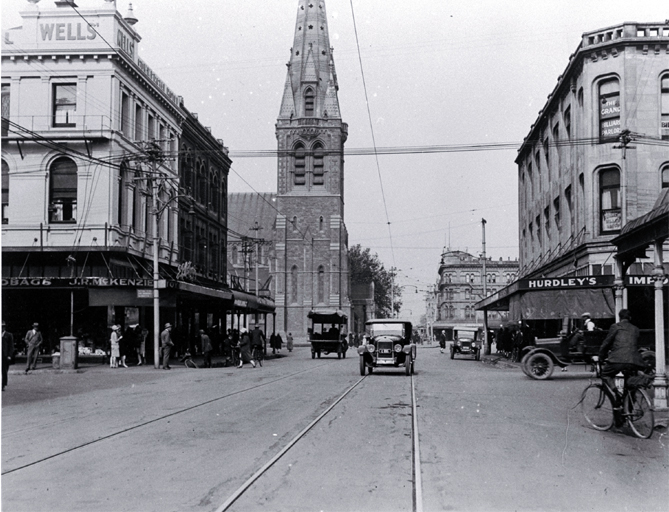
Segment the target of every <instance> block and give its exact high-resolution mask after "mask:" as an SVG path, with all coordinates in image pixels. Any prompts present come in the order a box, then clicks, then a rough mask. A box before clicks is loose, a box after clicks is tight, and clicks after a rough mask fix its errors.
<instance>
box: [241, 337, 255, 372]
mask: <svg viewBox="0 0 669 512" xmlns="http://www.w3.org/2000/svg"><path fill="white" fill-rule="evenodd" d="M239 351H240V353H241V357H240V358H239V366H238V367H237V368H241V367H242V366H243V365H244V363H251V364H252V365H253V367H254V368H255V367H256V363H255V361H254V360H253V358H252V356H251V336H250V335H249V331H248V330H247V329H246V328H242V334H241V338H240V339H239Z"/></svg>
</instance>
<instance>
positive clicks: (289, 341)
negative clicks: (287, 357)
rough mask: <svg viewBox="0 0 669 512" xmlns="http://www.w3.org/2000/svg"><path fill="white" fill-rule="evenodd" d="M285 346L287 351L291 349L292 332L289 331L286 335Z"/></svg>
mask: <svg viewBox="0 0 669 512" xmlns="http://www.w3.org/2000/svg"><path fill="white" fill-rule="evenodd" d="M286 348H287V349H288V352H292V351H293V333H292V332H289V333H288V336H286Z"/></svg>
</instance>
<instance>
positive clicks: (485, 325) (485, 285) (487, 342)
mask: <svg viewBox="0 0 669 512" xmlns="http://www.w3.org/2000/svg"><path fill="white" fill-rule="evenodd" d="M486 224H487V221H486V220H485V219H481V228H482V230H483V235H482V236H483V254H482V257H483V275H482V276H481V278H482V279H483V298H485V297H487V296H488V275H487V272H486V260H487V258H488V257H487V255H486V252H485V225H486ZM483 340H484V352H483V353H484V354H485V355H489V354H490V340H489V339H488V310H487V309H484V310H483Z"/></svg>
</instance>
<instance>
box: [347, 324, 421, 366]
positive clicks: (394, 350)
mask: <svg viewBox="0 0 669 512" xmlns="http://www.w3.org/2000/svg"><path fill="white" fill-rule="evenodd" d="M358 354H359V355H360V375H365V371H367V372H369V373H370V374H371V373H373V371H374V368H380V367H382V368H399V367H404V371H405V373H406V375H411V374H412V373H413V372H414V363H415V361H416V344H415V343H414V342H413V341H412V338H411V322H407V321H405V320H400V319H397V318H383V319H375V320H368V321H367V322H366V323H365V335H364V337H363V342H362V344H361V345H360V346H359V347H358Z"/></svg>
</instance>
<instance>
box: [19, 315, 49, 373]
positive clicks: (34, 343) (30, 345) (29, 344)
mask: <svg viewBox="0 0 669 512" xmlns="http://www.w3.org/2000/svg"><path fill="white" fill-rule="evenodd" d="M23 341H25V342H26V355H27V357H26V360H27V366H26V373H28V372H29V371H30V370H31V369H32V370H35V369H36V368H37V357H38V356H39V350H40V346H41V345H42V342H43V341H44V340H43V339H42V333H41V332H40V331H39V324H38V323H37V322H35V323H34V324H33V328H32V329H30V330H29V331H28V332H27V333H26V335H25V336H24V338H23Z"/></svg>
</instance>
